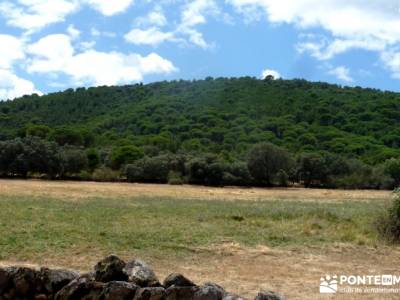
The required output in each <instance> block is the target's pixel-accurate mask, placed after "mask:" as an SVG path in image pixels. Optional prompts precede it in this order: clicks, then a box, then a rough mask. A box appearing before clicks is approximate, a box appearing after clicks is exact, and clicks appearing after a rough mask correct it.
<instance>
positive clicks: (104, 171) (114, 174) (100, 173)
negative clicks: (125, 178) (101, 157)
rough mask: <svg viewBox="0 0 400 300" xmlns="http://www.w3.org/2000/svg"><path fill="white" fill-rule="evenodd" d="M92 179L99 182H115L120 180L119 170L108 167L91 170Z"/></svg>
mask: <svg viewBox="0 0 400 300" xmlns="http://www.w3.org/2000/svg"><path fill="white" fill-rule="evenodd" d="M92 178H93V180H94V181H101V182H113V181H114V182H115V181H119V180H120V176H119V172H118V171H114V170H112V169H110V168H106V167H101V168H98V169H96V170H95V171H94V172H93V176H92Z"/></svg>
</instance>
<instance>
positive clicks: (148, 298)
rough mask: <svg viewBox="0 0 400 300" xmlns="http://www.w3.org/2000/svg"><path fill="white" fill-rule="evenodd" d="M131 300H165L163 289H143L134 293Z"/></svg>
mask: <svg viewBox="0 0 400 300" xmlns="http://www.w3.org/2000/svg"><path fill="white" fill-rule="evenodd" d="M133 300H166V294H165V289H164V288H162V287H145V288H141V289H139V290H138V291H137V292H136V295H135V298H133Z"/></svg>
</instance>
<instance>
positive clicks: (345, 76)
mask: <svg viewBox="0 0 400 300" xmlns="http://www.w3.org/2000/svg"><path fill="white" fill-rule="evenodd" d="M328 74H330V75H333V76H335V77H336V78H337V79H339V80H341V81H345V82H347V83H351V82H354V79H353V78H352V77H351V76H350V70H349V68H346V67H344V66H339V67H336V68H333V69H331V70H329V72H328Z"/></svg>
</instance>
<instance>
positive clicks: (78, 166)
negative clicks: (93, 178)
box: [59, 147, 88, 177]
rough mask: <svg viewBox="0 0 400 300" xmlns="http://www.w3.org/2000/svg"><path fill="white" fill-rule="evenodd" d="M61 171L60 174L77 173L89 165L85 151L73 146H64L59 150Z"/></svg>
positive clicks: (62, 175)
mask: <svg viewBox="0 0 400 300" xmlns="http://www.w3.org/2000/svg"><path fill="white" fill-rule="evenodd" d="M59 158H60V164H61V170H60V171H61V172H60V176H61V177H64V176H66V175H73V174H77V173H79V172H80V171H82V170H84V169H86V168H87V166H88V158H87V155H86V153H85V152H84V151H82V150H80V149H76V148H71V147H64V148H62V149H61V150H60V152H59Z"/></svg>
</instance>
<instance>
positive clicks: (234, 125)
mask: <svg viewBox="0 0 400 300" xmlns="http://www.w3.org/2000/svg"><path fill="white" fill-rule="evenodd" d="M399 124H400V94H398V93H393V92H383V91H379V90H375V89H363V88H360V87H355V88H350V87H341V86H337V85H332V84H327V83H312V82H307V81H305V80H281V79H279V80H274V79H273V78H271V77H267V78H266V79H264V80H258V79H256V78H251V77H243V78H216V79H214V78H206V79H205V80H195V81H172V82H157V83H151V84H147V85H143V84H136V85H129V86H116V87H96V88H87V89H86V88H78V89H76V90H73V89H69V90H66V91H64V92H60V93H53V94H49V95H45V96H42V97H39V96H38V95H32V96H24V97H22V98H19V99H15V100H12V101H5V102H0V175H1V176H4V177H13V176H16V177H21V176H22V177H26V176H38V177H41V176H45V177H50V178H77V179H79V178H81V179H95V180H125V179H127V180H129V181H143V182H170V183H176V184H178V183H184V182H189V183H196V184H211V185H228V184H235V185H265V186H270V185H290V184H293V183H297V184H304V185H306V186H326V187H348V188H350V187H357V188H392V187H394V186H396V185H398V184H399V183H400V149H399V146H400V127H399Z"/></svg>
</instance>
